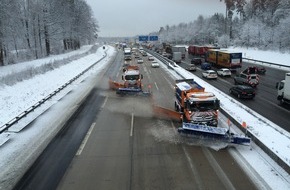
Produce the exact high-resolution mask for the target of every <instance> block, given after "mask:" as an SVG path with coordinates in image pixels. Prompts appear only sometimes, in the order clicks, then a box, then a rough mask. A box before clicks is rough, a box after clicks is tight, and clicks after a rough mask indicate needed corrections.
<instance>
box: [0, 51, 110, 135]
mask: <svg viewBox="0 0 290 190" xmlns="http://www.w3.org/2000/svg"><path fill="white" fill-rule="evenodd" d="M105 57H107V53H106V52H105V55H104V56H103V57H102V58H101V59H100V60H98V61H97V62H95V63H94V64H92V65H91V66H89V67H88V68H86V69H85V70H84V71H82V72H81V73H79V74H78V75H77V76H75V77H74V78H72V79H71V80H69V81H68V82H66V83H65V84H63V85H62V86H61V87H59V88H58V89H57V90H55V91H54V92H52V93H50V94H49V95H48V96H46V97H45V98H43V99H41V100H39V101H38V102H37V103H36V104H34V105H32V106H31V107H29V108H28V109H27V110H25V111H23V112H22V113H20V114H19V115H18V116H16V117H15V118H13V119H11V120H10V121H9V122H7V123H6V124H4V125H2V126H1V127H0V134H1V133H3V132H4V131H6V130H8V129H9V128H10V127H11V126H13V125H14V124H16V123H17V122H18V121H20V120H21V119H23V118H24V117H26V116H27V115H28V114H29V113H31V112H33V111H34V110H35V109H37V108H38V107H40V106H41V105H42V104H44V103H45V102H46V101H47V100H50V99H51V98H52V97H53V96H55V95H56V94H57V93H59V92H60V91H61V90H63V89H64V88H65V87H67V86H68V85H70V84H71V83H73V82H74V81H75V80H77V79H78V78H79V77H81V76H82V75H83V74H85V73H86V72H88V71H89V70H90V69H91V68H92V67H94V66H95V65H96V64H97V63H99V62H100V61H102V60H103V59H104V58H105Z"/></svg>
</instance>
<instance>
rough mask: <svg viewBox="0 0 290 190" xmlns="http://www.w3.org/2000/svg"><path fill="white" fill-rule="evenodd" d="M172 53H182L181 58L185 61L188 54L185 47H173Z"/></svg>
mask: <svg viewBox="0 0 290 190" xmlns="http://www.w3.org/2000/svg"><path fill="white" fill-rule="evenodd" d="M172 52H173V53H174V52H181V58H182V59H184V58H185V54H186V48H185V47H183V46H173V47H172Z"/></svg>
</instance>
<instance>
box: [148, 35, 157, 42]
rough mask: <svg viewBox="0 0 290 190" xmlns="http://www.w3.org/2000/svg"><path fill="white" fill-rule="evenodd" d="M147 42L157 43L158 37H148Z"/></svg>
mask: <svg viewBox="0 0 290 190" xmlns="http://www.w3.org/2000/svg"><path fill="white" fill-rule="evenodd" d="M149 41H158V36H150V37H149Z"/></svg>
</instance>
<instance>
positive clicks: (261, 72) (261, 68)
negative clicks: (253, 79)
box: [257, 67, 266, 75]
mask: <svg viewBox="0 0 290 190" xmlns="http://www.w3.org/2000/svg"><path fill="white" fill-rule="evenodd" d="M257 72H258V74H260V75H264V74H265V73H266V68H265V67H257Z"/></svg>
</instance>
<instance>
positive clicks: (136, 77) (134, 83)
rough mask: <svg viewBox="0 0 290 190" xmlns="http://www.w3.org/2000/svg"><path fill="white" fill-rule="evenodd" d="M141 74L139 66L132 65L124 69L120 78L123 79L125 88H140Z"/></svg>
mask: <svg viewBox="0 0 290 190" xmlns="http://www.w3.org/2000/svg"><path fill="white" fill-rule="evenodd" d="M142 79H143V75H142V74H140V71H139V68H138V67H134V66H129V67H127V69H125V70H124V73H123V75H122V80H123V81H124V86H125V87H126V88H140V89H141V88H142V84H141V80H142Z"/></svg>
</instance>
